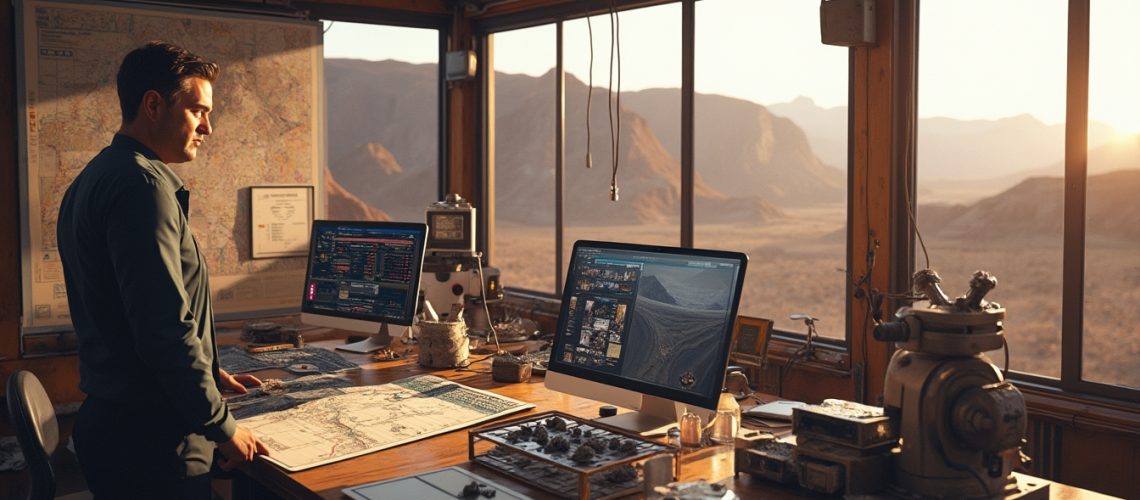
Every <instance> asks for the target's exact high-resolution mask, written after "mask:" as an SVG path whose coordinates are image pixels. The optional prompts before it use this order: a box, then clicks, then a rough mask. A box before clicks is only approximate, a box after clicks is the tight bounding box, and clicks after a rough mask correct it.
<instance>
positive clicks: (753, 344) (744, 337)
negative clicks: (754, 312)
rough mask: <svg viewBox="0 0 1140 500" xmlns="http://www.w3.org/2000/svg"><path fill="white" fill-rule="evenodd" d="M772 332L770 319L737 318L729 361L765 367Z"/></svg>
mask: <svg viewBox="0 0 1140 500" xmlns="http://www.w3.org/2000/svg"><path fill="white" fill-rule="evenodd" d="M771 332H772V320H770V319H764V318H753V317H750V316H737V317H736V330H735V331H734V332H733V334H732V351H731V352H729V355H728V356H729V359H731V360H732V361H734V362H736V363H741V364H744V365H751V366H764V362H765V359H766V358H767V357H768V336H769V334H770V333H771Z"/></svg>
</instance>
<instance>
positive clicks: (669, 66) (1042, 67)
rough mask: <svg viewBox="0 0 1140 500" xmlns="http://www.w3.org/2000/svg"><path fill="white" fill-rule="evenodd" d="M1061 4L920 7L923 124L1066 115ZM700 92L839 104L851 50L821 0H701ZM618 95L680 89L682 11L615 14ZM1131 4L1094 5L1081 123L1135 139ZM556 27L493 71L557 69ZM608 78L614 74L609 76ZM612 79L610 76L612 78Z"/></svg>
mask: <svg viewBox="0 0 1140 500" xmlns="http://www.w3.org/2000/svg"><path fill="white" fill-rule="evenodd" d="M1066 14H1067V7H1066V2H1065V1H1064V0H952V1H951V0H928V1H925V2H923V3H922V5H921V16H922V19H921V27H920V34H921V35H920V36H921V38H920V51H921V52H920V53H921V60H920V62H919V82H920V83H919V109H918V112H919V116H922V117H928V116H949V117H954V118H961V119H991V118H1000V117H1005V116H1012V115H1018V114H1023V113H1029V114H1032V115H1033V116H1035V117H1037V118H1038V119H1040V120H1042V121H1044V122H1046V123H1060V122H1062V121H1063V120H1064V110H1065V101H1064V99H1065V97H1064V96H1065V64H1064V61H1065V52H1066V48H1065V38H1066V32H1067V28H1066V21H1065V16H1066ZM696 15H697V21H696V23H697V31H696V40H697V42H696V43H697V47H696V51H697V52H696V64H697V67H696V90H697V91H698V92H702V93H713V94H721V95H728V96H733V97H739V98H743V99H748V100H750V101H754V102H758V103H761V104H774V103H780V102H787V101H790V100H792V99H794V98H796V97H797V96H806V97H810V98H812V99H813V100H815V102H816V103H817V104H819V105H821V106H824V107H833V106H841V105H845V104H846V101H847V60H848V52H847V50H846V49H844V48H841V47H831V46H824V45H822V44H821V43H820V42H819V2H816V1H807V0H702V1H700V2H697V10H696ZM610 22H611V20H610V18H609V16H608V15H605V14H602V15H594V16H592V17H591V24H592V28H593V35H594V36H593V42H594V73H593V75H594V85H595V86H603V87H604V86H606V85H607V83H608V81H609V62H610V42H611V29H610ZM619 23H620V24H619V26H620V34H621V36H620V41H621V85H622V89H623V90H639V89H645V88H654V87H680V82H681V80H680V71H681V68H680V58H679V57H677V54H679V53H680V47H681V36H680V28H681V6H680V4H669V5H662V6H658V7H651V8H646V9H638V10H634V11H629V12H625V13H622V14H621V15H620V18H619ZM1136 26H1140V1H1135V0H1092V20H1091V28H1092V33H1093V34H1092V39H1091V40H1090V44H1091V52H1092V56H1091V62H1090V68H1091V69H1090V71H1091V77H1090V92H1089V93H1090V102H1089V108H1090V115H1091V116H1092V118H1093V119H1094V120H1100V121H1104V122H1107V123H1109V124H1110V125H1113V126H1114V127H1116V128H1117V129H1118V130H1121V131H1126V132H1140V92H1137V91H1136V90H1135V89H1140V55H1138V54H1137V48H1140V29H1137V28H1136ZM564 30H565V35H566V39H565V40H566V41H565V47H566V68H567V71H568V72H569V73H571V74H573V75H575V76H576V77H578V78H579V79H581V80H583V81H586V80H587V77H588V61H589V53H590V50H589V43H590V39H589V37H588V35H587V34H588V27H587V23H586V21H585V20H584V19H578V20H575V21H571V22H567V23H566V24H565V25H564ZM437 40H438V36H437V34H436V32H435V31H433V30H423V29H411V28H393V27H382V26H362V25H353V24H350V23H333V24H332V26H331V27H329V29H328V31H327V33H326V34H325V56H326V57H349V58H356V59H368V60H384V59H397V60H402V61H409V62H417V63H422V62H436V57H437V54H436V52H437V48H436V43H437ZM554 47H555V29H554V27H553V26H542V27H537V28H530V29H525V30H518V31H513V32H506V33H500V34H497V35H496V37H495V63H496V69H497V70H499V71H503V72H507V73H523V74H529V75H535V76H537V75H541V74H543V73H545V72H547V71H549V70H550V69H551V68H552V67H553V66H554V50H555V49H554ZM615 76H616V75H615ZM615 83H616V82H615Z"/></svg>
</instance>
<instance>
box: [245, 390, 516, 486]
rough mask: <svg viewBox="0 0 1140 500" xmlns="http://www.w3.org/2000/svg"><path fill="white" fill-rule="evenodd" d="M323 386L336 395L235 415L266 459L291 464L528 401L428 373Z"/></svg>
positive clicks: (410, 437)
mask: <svg viewBox="0 0 1140 500" xmlns="http://www.w3.org/2000/svg"><path fill="white" fill-rule="evenodd" d="M328 390H331V391H334V392H335V393H336V395H330V396H328V397H323V398H321V399H317V400H313V401H309V402H306V403H302V404H300V405H297V406H295V407H293V408H290V409H288V410H283V411H278V412H272V413H265V414H262V415H258V416H255V417H250V418H246V419H241V420H238V423H239V424H241V425H244V426H245V427H247V428H249V430H251V431H253V433H254V434H255V435H256V436H257V437H258V438H259V439H260V440H261V441H262V442H263V443H265V445H266V446H267V447H269V456H268V457H265V458H266V460H268V461H270V462H273V463H275V464H277V465H280V466H281V467H282V468H284V469H285V470H288V471H290V472H296V471H300V470H305V469H308V468H311V467H316V466H318V465H324V464H328V463H332V462H337V461H340V460H344V459H347V458H352V457H356V456H360V455H364V454H366V453H372V452H374V451H380V450H383V449H386V448H391V447H394V446H399V445H401V444H405V443H410V442H413V441H418V440H420V439H424V438H427V437H431V436H435V435H438V434H443V433H445V432H450V431H453V430H457V429H462V428H464V427H469V426H472V425H475V424H478V423H481V422H486V421H488V420H491V419H494V418H498V417H501V416H504V415H509V414H511V413H515V412H519V411H522V410H526V409H529V408H533V407H534V405H533V404H530V403H525V402H522V401H518V400H515V399H511V398H508V397H505V396H500V395H498V394H495V393H493V392H488V391H482V390H479V389H475V388H473V387H467V386H465V385H462V384H457V383H455V382H451V381H449V380H446V379H443V378H440V377H436V376H434V375H417V376H414V377H408V378H405V379H400V380H397V381H395V382H392V383H389V384H384V385H371V386H361V387H344V388H330V389H328Z"/></svg>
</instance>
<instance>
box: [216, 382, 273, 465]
mask: <svg viewBox="0 0 1140 500" xmlns="http://www.w3.org/2000/svg"><path fill="white" fill-rule="evenodd" d="M223 373H224V372H223ZM231 378H232V377H231ZM218 451H219V452H221V455H222V456H221V457H220V459H219V460H218V466H219V467H221V468H222V470H233V468H234V467H237V466H238V465H241V464H244V463H250V462H253V458H254V457H255V456H256V455H266V456H268V455H269V448H266V447H265V444H264V443H262V442H261V441H259V440H258V439H257V436H254V435H253V432H250V430H249V429H247V428H245V427H244V426H241V425H239V426H237V431H236V432H234V437H232V438H230V440H229V441H226V442H224V443H218Z"/></svg>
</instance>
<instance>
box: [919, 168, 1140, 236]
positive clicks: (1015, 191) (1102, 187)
mask: <svg viewBox="0 0 1140 500" xmlns="http://www.w3.org/2000/svg"><path fill="white" fill-rule="evenodd" d="M1087 186H1088V192H1087V196H1086V205H1085V206H1086V209H1085V210H1086V221H1087V222H1086V225H1085V231H1086V238H1088V239H1090V240H1101V241H1116V242H1132V243H1136V242H1140V197H1137V196H1136V193H1138V192H1140V168H1136V169H1127V170H1117V171H1113V172H1108V173H1102V174H1096V175H1090V176H1089V178H1088V185H1087ZM1064 187H1065V185H1064V180H1063V179H1062V178H1060V177H1032V178H1029V179H1026V180H1024V181H1022V182H1021V183H1019V184H1017V185H1016V186H1014V187H1012V188H1010V189H1007V190H1005V191H1003V192H1002V193H1000V194H997V195H995V196H990V197H988V198H984V199H982V200H979V201H978V202H976V203H973V204H969V205H921V206H919V209H918V224H919V228H920V229H921V230H922V233H923V235H924V236H926V237H927V238H953V239H966V238H968V239H979V238H980V239H986V240H1009V241H1023V242H1033V241H1041V242H1051V243H1054V244H1055V243H1056V242H1058V241H1060V240H1061V235H1062V231H1063V230H1064Z"/></svg>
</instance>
